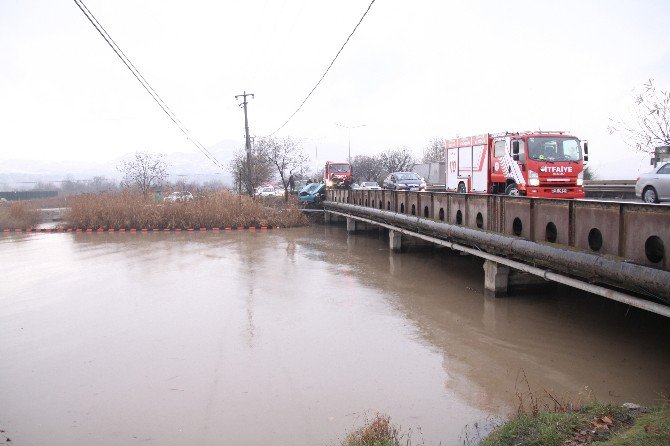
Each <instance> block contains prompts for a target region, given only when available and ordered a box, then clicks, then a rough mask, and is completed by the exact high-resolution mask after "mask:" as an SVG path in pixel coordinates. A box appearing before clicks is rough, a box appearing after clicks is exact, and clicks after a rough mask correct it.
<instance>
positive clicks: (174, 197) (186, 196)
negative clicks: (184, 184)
mask: <svg viewBox="0 0 670 446" xmlns="http://www.w3.org/2000/svg"><path fill="white" fill-rule="evenodd" d="M191 200H193V195H191V193H190V192H188V191H184V192H172V193H171V194H170V195H168V196H167V197H165V198H163V201H166V202H169V203H176V202H178V201H191Z"/></svg>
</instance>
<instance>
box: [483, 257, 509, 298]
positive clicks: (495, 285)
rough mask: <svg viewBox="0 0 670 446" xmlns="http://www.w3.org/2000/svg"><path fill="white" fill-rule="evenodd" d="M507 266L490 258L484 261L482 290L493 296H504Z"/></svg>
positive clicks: (507, 275) (507, 272)
mask: <svg viewBox="0 0 670 446" xmlns="http://www.w3.org/2000/svg"><path fill="white" fill-rule="evenodd" d="M508 285H509V267H508V266H505V265H501V264H499V263H496V262H494V261H492V260H485V261H484V290H485V291H486V292H487V293H488V294H491V295H493V296H495V297H500V296H506V295H507V286H508Z"/></svg>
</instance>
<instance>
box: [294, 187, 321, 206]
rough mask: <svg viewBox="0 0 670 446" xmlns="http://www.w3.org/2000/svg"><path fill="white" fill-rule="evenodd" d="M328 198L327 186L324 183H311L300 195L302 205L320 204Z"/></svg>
mask: <svg viewBox="0 0 670 446" xmlns="http://www.w3.org/2000/svg"><path fill="white" fill-rule="evenodd" d="M325 197H326V186H325V185H324V184H322V183H310V184H308V185H307V186H305V187H303V188H302V190H301V191H300V193H299V194H298V200H300V202H301V203H320V202H321V201H323V199H324V198H325Z"/></svg>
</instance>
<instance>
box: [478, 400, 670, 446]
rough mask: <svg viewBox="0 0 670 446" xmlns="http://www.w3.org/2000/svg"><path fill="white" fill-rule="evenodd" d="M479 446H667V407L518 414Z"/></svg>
mask: <svg viewBox="0 0 670 446" xmlns="http://www.w3.org/2000/svg"><path fill="white" fill-rule="evenodd" d="M481 444H482V446H512V445H515V446H526V445H528V446H530V445H538V446H554V445H555V446H583V445H589V444H597V445H598V446H623V445H627V446H662V445H668V444H670V405H668V404H667V403H666V404H665V405H663V406H660V407H655V408H644V407H640V406H638V405H636V404H629V403H627V404H624V405H623V406H614V405H610V404H602V403H598V402H591V403H587V404H585V405H583V406H581V407H579V408H577V409H574V410H564V411H555V412H539V413H530V414H522V415H519V416H517V417H515V418H514V419H512V420H510V421H508V422H507V423H505V424H503V425H502V426H500V427H498V428H497V429H495V430H494V431H493V432H492V433H491V434H490V435H489V436H488V437H486V438H485V439H484V441H483V442H482V443H481Z"/></svg>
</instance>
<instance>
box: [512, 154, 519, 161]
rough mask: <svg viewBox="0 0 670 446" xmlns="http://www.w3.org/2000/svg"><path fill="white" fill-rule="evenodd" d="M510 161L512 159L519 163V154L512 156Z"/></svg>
mask: <svg viewBox="0 0 670 446" xmlns="http://www.w3.org/2000/svg"><path fill="white" fill-rule="evenodd" d="M512 159H513V160H514V161H519V154H518V153H515V154H514V155H512Z"/></svg>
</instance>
